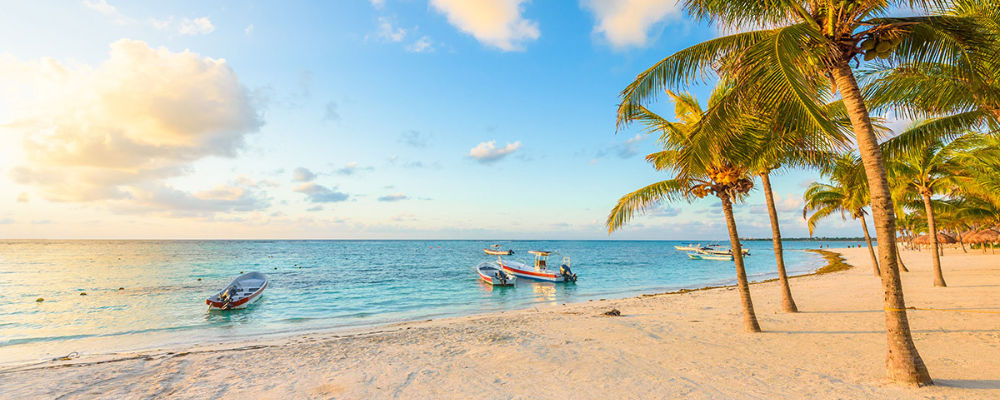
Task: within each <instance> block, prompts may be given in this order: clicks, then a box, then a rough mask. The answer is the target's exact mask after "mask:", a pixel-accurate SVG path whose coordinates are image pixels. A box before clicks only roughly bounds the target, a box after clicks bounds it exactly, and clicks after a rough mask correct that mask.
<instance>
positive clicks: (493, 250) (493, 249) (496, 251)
mask: <svg viewBox="0 0 1000 400" xmlns="http://www.w3.org/2000/svg"><path fill="white" fill-rule="evenodd" d="M483 252H484V253H486V254H489V255H491V256H509V255H512V254H514V250H500V245H499V244H495V245H493V246H490V248H488V249H483Z"/></svg>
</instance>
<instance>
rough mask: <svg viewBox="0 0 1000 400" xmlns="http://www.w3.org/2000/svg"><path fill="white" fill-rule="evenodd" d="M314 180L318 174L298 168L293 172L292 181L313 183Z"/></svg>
mask: <svg viewBox="0 0 1000 400" xmlns="http://www.w3.org/2000/svg"><path fill="white" fill-rule="evenodd" d="M314 179H316V174H315V173H313V172H312V171H310V170H308V169H306V168H304V167H298V168H295V170H293V171H292V181H295V182H311V181H313V180H314Z"/></svg>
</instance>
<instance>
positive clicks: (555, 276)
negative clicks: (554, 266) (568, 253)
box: [497, 251, 576, 282]
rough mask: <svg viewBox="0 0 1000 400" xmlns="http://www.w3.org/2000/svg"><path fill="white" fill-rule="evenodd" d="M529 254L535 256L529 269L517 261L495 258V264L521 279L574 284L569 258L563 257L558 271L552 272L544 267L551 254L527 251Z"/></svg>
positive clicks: (574, 275) (574, 279)
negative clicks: (532, 265)
mask: <svg viewBox="0 0 1000 400" xmlns="http://www.w3.org/2000/svg"><path fill="white" fill-rule="evenodd" d="M529 253H531V254H534V255H535V266H534V267H530V266H528V265H526V264H524V263H522V262H519V261H513V260H504V259H501V258H500V257H497V264H499V265H500V267H501V268H503V270H504V271H507V272H510V273H512V274H514V275H517V276H519V277H522V278H528V279H534V280H539V281H546V282H576V274H574V273H573V271H572V270H571V269H570V267H569V264H570V260H569V257H563V263H562V265H560V266H559V271H552V270H549V269H548V266H547V265H546V262H547V261H548V258H549V254H551V252H548V251H529Z"/></svg>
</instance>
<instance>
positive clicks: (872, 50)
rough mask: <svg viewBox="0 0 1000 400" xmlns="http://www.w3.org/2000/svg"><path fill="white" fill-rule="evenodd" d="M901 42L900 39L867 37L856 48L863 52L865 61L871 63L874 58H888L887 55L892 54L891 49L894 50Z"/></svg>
mask: <svg viewBox="0 0 1000 400" xmlns="http://www.w3.org/2000/svg"><path fill="white" fill-rule="evenodd" d="M902 41H903V38H902V37H896V38H893V39H887V38H884V37H878V36H869V37H868V38H866V39H865V40H862V41H861V44H859V45H858V47H861V50H864V52H865V61H871V60H874V59H875V57H878V58H882V59H885V58H889V55H890V54H892V49H895V48H896V46H898V45H899V42H902Z"/></svg>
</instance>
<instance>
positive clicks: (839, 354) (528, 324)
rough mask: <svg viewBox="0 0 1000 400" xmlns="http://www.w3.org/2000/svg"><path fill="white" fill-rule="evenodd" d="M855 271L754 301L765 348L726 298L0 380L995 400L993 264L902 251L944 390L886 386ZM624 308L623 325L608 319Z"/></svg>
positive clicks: (467, 323)
mask: <svg viewBox="0 0 1000 400" xmlns="http://www.w3.org/2000/svg"><path fill="white" fill-rule="evenodd" d="M836 251H839V252H841V253H842V254H843V255H844V256H845V257H846V258H847V262H848V263H850V264H852V265H854V266H855V268H853V269H850V270H847V271H842V272H835V273H831V274H824V275H815V276H806V277H800V278H795V279H792V281H791V284H792V292H793V293H794V295H795V300H796V302H797V303H798V306H799V309H800V310H802V312H801V313H798V314H785V313H781V312H780V311H779V310H780V297H779V296H780V294H779V292H778V287H777V285H776V283H774V282H768V283H762V284H758V285H754V286H753V287H752V288H751V291H752V294H753V298H754V304H755V306H756V310H757V315H758V318H759V319H760V324H761V327H762V328H763V329H764V331H765V332H764V333H761V334H747V333H743V332H742V324H741V320H740V309H739V300H738V297H737V294H736V291H735V290H733V289H731V288H721V289H712V290H704V291H695V292H689V293H685V294H667V295H657V296H643V297H639V298H630V299H623V300H609V301H595V302H590V303H583V304H570V305H565V306H549V307H545V308H541V307H539V308H535V309H529V310H521V311H509V312H504V313H498V314H495V315H478V316H471V317H462V318H450V319H442V320H434V321H425V322H415V323H405V324H396V325H391V326H386V327H382V328H379V329H377V330H370V331H365V332H358V333H354V334H343V333H341V334H332V333H323V334H310V335H299V336H294V337H287V338H280V339H266V340H264V339H262V340H256V341H254V342H252V343H250V342H247V343H240V344H228V345H215V346H197V347H192V348H186V349H174V350H172V351H156V352H144V353H137V354H130V355H124V356H122V355H116V356H85V357H83V358H79V359H75V360H70V361H62V362H50V363H45V364H42V365H38V366H34V367H30V368H27V369H21V370H15V371H10V370H8V371H5V372H0V397H3V398H56V397H59V398H93V397H104V398H152V397H178V398H206V397H207V398H240V399H250V398H275V399H278V398H366V399H367V398H413V399H427V398H472V397H478V398H499V399H506V398H554V399H568V398H574V399H588V398H593V399H609V398H615V399H618V398H675V397H680V396H685V397H688V398H768V399H770V398H886V399H888V398H893V399H895V398H937V399H953V398H968V399H983V398H1000V313H997V312H1000V255H998V256H993V255H981V254H980V253H978V252H970V253H969V254H961V251H960V250H958V251H957V254H956V253H955V252H951V253H949V254H948V255H946V256H945V257H944V258H943V260H942V262H943V265H944V274H945V279H946V280H947V282H948V284H949V285H950V286H949V287H948V288H933V287H931V282H932V280H931V276H930V271H929V269H930V267H929V265H930V257H929V255H928V253H926V252H922V253H916V252H906V253H904V255H903V259H904V261H905V262H906V264H907V266H908V267H909V268H910V270H911V272H909V273H903V285H904V287H905V293H906V300H907V304H908V305H910V306H916V307H925V308H947V309H965V310H973V309H974V310H988V311H991V312H992V313H975V312H944V311H911V312H910V321H911V327H912V328H913V331H914V337H915V339H916V343H917V348H918V349H919V351H920V353H921V355H922V356H923V357H924V361H925V362H926V363H927V366H928V368H929V369H930V372H931V376H933V377H934V379H935V381H936V383H937V384H936V385H935V386H932V387H926V388H920V389H913V388H906V387H899V386H895V385H892V384H889V383H888V382H886V381H885V378H884V377H885V370H884V367H883V365H884V357H885V334H884V333H883V328H884V325H883V324H884V322H883V314H882V311H881V309H882V305H881V289H880V286H879V282H878V280H877V279H876V278H875V277H873V276H872V272H871V266H870V264H869V261H868V256H867V253H866V250H865V249H840V250H836ZM612 308H617V309H619V310H621V313H622V315H621V316H620V317H607V316H603V315H601V314H602V313H603V312H604V311H607V310H610V309H612Z"/></svg>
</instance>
